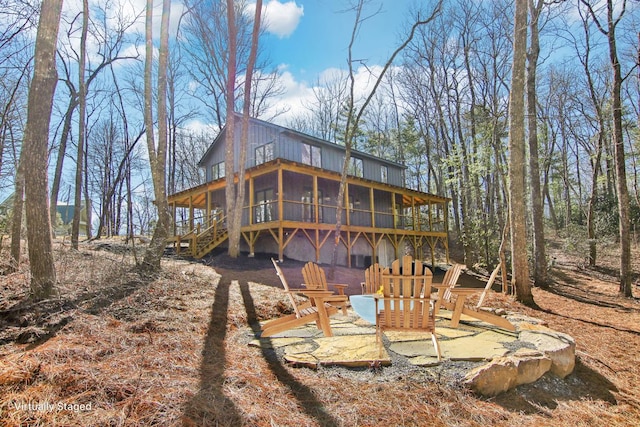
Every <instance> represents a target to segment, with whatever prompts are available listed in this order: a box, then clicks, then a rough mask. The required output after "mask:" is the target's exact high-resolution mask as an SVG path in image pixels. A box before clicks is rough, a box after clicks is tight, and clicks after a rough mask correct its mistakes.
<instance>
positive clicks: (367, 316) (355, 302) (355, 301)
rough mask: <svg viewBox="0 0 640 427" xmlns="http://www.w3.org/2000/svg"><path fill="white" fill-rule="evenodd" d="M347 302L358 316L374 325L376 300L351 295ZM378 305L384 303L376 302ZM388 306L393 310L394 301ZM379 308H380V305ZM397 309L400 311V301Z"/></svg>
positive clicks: (366, 296)
mask: <svg viewBox="0 0 640 427" xmlns="http://www.w3.org/2000/svg"><path fill="white" fill-rule="evenodd" d="M349 301H351V307H352V308H353V311H355V312H356V314H357V315H358V316H360V317H361V318H362V319H363V320H366V321H367V322H369V323H371V324H372V325H375V324H376V300H375V299H374V298H373V295H371V294H367V295H351V296H350V297H349ZM378 304H384V302H383V301H378ZM389 304H390V308H391V309H392V310H393V305H394V301H389ZM380 307H381V308H382V305H381V306H380ZM409 307H411V308H412V307H413V302H411V304H410V305H409ZM398 308H399V309H400V310H402V301H399V305H398Z"/></svg>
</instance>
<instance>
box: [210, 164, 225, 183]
mask: <svg viewBox="0 0 640 427" xmlns="http://www.w3.org/2000/svg"><path fill="white" fill-rule="evenodd" d="M224 177H225V171H224V162H220V163H216V164H215V165H213V166H211V179H212V180H216V179H220V178H224Z"/></svg>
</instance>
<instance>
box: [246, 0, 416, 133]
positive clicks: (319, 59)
mask: <svg viewBox="0 0 640 427" xmlns="http://www.w3.org/2000/svg"><path fill="white" fill-rule="evenodd" d="M415 1H416V0H371V1H370V2H369V4H367V5H366V9H365V13H364V14H365V15H367V16H371V15H373V16H372V17H371V18H370V19H367V20H366V22H364V24H363V25H362V26H361V29H360V32H359V34H358V37H357V39H356V44H355V47H354V52H353V55H354V59H357V60H363V61H364V63H365V64H366V67H363V66H362V65H360V64H356V65H355V67H356V70H355V72H356V75H355V77H356V92H357V93H367V87H370V85H371V84H372V83H373V79H371V73H370V72H369V70H372V71H373V72H374V73H375V72H376V71H379V70H380V66H381V65H384V63H385V62H386V61H387V59H388V58H389V56H390V55H391V54H392V53H393V51H394V50H395V49H396V48H397V47H398V45H399V43H400V40H401V39H403V38H404V37H405V36H404V35H403V36H402V37H401V36H400V35H401V34H404V31H406V29H407V28H406V27H407V16H408V15H409V11H410V9H411V6H412V5H414V4H415ZM351 3H352V1H351V0H263V7H265V10H266V12H265V14H264V20H263V21H264V25H265V29H266V31H267V34H266V36H265V37H263V38H262V39H261V41H260V42H261V44H262V48H263V49H264V50H265V53H266V54H267V55H268V56H269V58H270V60H271V62H272V64H273V65H274V66H277V67H278V68H279V71H280V73H281V74H280V75H281V77H280V83H281V85H282V87H283V88H284V93H283V95H282V96H281V97H280V99H279V100H278V105H277V107H278V108H281V107H284V108H287V109H288V112H287V113H286V114H284V115H281V116H279V117H277V118H276V119H275V120H276V121H277V122H279V123H280V124H286V123H287V120H289V119H291V118H292V117H293V116H295V115H296V114H298V113H300V112H303V111H304V107H303V105H304V104H305V103H306V104H308V103H309V102H310V101H311V100H312V99H313V98H314V95H313V91H314V88H315V87H316V85H317V84H318V81H319V80H320V81H322V80H323V76H324V77H327V76H332V75H335V74H336V73H338V72H339V71H338V70H346V69H347V54H348V45H349V40H350V37H351V32H352V30H353V23H354V19H355V13H354V12H353V11H349V10H348V9H349V5H350V4H351ZM421 3H425V2H424V0H423V1H422V2H421ZM379 9H380V12H379V13H377V14H374V12H376V11H378V10H379ZM249 12H250V13H252V11H251V10H250V11H249ZM327 78H329V79H330V77H327Z"/></svg>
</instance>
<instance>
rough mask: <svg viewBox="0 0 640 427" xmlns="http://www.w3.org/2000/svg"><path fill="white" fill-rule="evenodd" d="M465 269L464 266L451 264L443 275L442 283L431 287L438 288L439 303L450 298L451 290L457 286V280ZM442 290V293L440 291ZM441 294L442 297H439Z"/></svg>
mask: <svg viewBox="0 0 640 427" xmlns="http://www.w3.org/2000/svg"><path fill="white" fill-rule="evenodd" d="M464 268H465V265H464V264H453V265H452V266H451V267H450V268H449V269H448V270H447V271H446V272H445V273H444V277H443V278H442V283H439V284H438V283H434V284H433V286H434V287H437V288H438V291H439V292H438V297H437V299H438V300H439V301H442V300H448V299H450V298H451V289H453V288H454V287H455V286H456V285H457V284H458V279H459V278H460V274H461V273H462V270H463V269H464ZM441 289H442V291H440V290H441ZM441 294H442V295H441Z"/></svg>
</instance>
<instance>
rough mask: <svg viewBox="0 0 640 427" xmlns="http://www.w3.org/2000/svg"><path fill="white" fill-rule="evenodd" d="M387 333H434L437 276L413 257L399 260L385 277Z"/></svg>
mask: <svg viewBox="0 0 640 427" xmlns="http://www.w3.org/2000/svg"><path fill="white" fill-rule="evenodd" d="M381 276H382V286H383V295H384V300H383V301H384V302H383V304H384V310H383V313H381V315H382V316H383V317H384V322H383V323H384V329H423V330H431V331H433V330H434V316H433V310H432V309H431V304H430V296H431V282H432V280H433V274H432V273H431V270H429V268H428V267H427V266H426V265H424V263H422V262H421V261H414V260H413V258H412V257H411V256H409V255H407V256H404V257H403V258H402V259H399V260H395V261H394V262H393V263H392V264H391V268H390V269H385V270H384V271H383V273H382V275H381Z"/></svg>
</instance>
